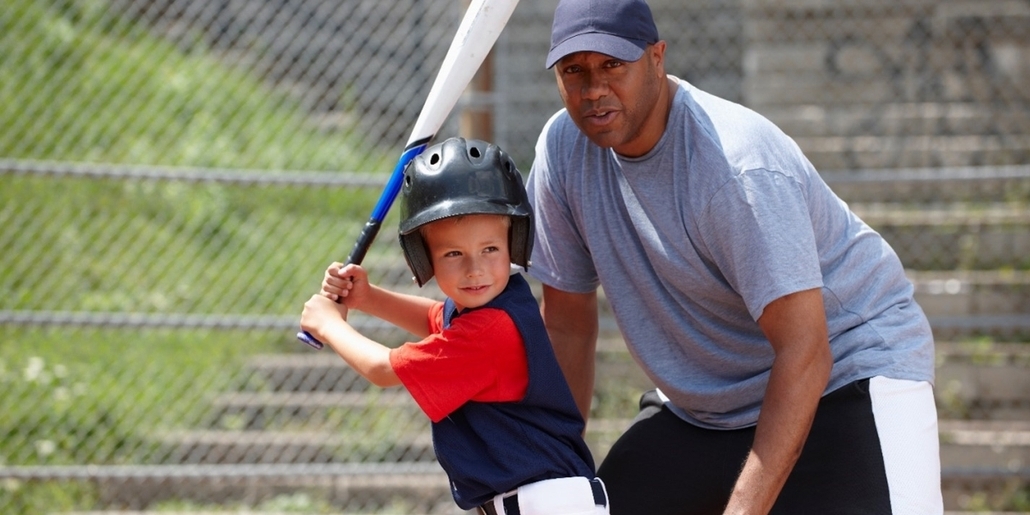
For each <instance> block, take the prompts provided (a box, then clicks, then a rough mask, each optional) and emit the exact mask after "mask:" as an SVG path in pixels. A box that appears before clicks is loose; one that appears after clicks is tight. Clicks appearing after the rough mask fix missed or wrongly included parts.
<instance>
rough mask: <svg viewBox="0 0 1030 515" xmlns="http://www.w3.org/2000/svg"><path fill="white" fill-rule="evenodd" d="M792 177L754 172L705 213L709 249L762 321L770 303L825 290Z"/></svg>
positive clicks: (715, 200) (802, 200) (731, 186)
mask: <svg viewBox="0 0 1030 515" xmlns="http://www.w3.org/2000/svg"><path fill="white" fill-rule="evenodd" d="M807 206H808V204H807V202H806V201H805V197H804V192H803V188H801V186H800V185H799V184H798V183H797V182H796V181H795V180H794V179H792V178H791V177H788V176H785V175H783V174H780V173H777V172H773V171H768V170H752V171H749V172H746V173H743V174H741V175H739V176H738V177H737V178H736V180H734V181H730V182H729V183H727V185H726V186H724V187H723V188H722V189H721V190H720V191H719V193H718V194H717V195H716V196H715V197H714V198H713V200H712V202H711V203H710V205H709V208H708V210H707V212H706V214H705V219H704V220H703V222H704V223H702V224H701V225H702V226H703V227H706V229H707V232H706V233H705V238H704V241H705V244H706V246H707V248H708V250H709V252H710V253H711V256H712V259H714V260H715V262H716V263H717V264H718V266H719V269H720V270H721V271H722V273H723V275H724V276H725V277H726V280H727V281H729V283H730V285H731V287H732V288H733V289H734V290H735V291H736V292H737V293H738V294H740V296H741V297H742V298H743V299H744V303H745V305H746V306H747V309H748V311H749V312H750V314H751V316H752V318H754V319H755V320H758V319H759V317H761V316H762V312H763V311H764V310H765V307H766V306H767V305H768V304H769V303H770V302H772V301H774V300H776V299H778V298H780V297H782V296H784V295H788V294H791V293H795V292H798V291H802V290H807V289H811V288H818V287H820V286H822V285H823V282H822V272H821V269H820V263H819V254H818V251H817V249H816V242H815V232H814V229H813V227H812V218H811V215H810V213H809V212H808V207H807Z"/></svg>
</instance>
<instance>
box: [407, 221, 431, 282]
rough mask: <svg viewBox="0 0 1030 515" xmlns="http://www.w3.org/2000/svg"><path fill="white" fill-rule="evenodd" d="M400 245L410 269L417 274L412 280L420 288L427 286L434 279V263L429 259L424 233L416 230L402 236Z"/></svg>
mask: <svg viewBox="0 0 1030 515" xmlns="http://www.w3.org/2000/svg"><path fill="white" fill-rule="evenodd" d="M400 243H401V250H402V251H403V253H404V260H405V261H407V262H408V268H410V269H411V272H412V273H413V274H415V275H414V277H412V279H414V280H415V282H416V283H418V286H419V288H421V287H423V286H425V285H426V283H428V282H429V280H430V279H432V278H433V263H432V261H431V260H430V259H429V251H428V250H427V249H426V242H425V240H424V239H423V238H422V233H421V232H420V231H417V230H416V231H413V232H411V233H408V234H402V235H401V236H400Z"/></svg>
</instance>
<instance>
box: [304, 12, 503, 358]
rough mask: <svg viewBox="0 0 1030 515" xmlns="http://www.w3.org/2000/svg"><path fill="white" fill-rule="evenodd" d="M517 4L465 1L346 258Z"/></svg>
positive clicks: (379, 220) (374, 229) (352, 259)
mask: <svg viewBox="0 0 1030 515" xmlns="http://www.w3.org/2000/svg"><path fill="white" fill-rule="evenodd" d="M518 3H519V2H518V0H472V2H471V3H470V4H469V7H468V10H467V11H465V16H464V17H463V18H462V19H461V24H460V25H459V26H458V32H457V33H455V35H454V39H453V40H451V46H450V48H448V49H447V54H446V55H445V56H444V59H443V64H442V65H441V66H440V71H439V72H437V74H436V79H435V80H434V81H433V86H432V88H430V90H429V96H427V97H426V101H425V103H424V104H422V111H421V112H420V113H419V115H418V119H417V120H416V121H415V126H414V127H413V128H412V129H411V136H410V137H408V142H407V144H405V145H404V151H403V152H401V156H400V158H399V159H398V160H397V165H396V166H394V168H393V173H391V174H390V178H389V180H387V182H386V186H385V188H384V189H383V192H382V194H380V196H379V201H378V202H376V205H375V208H374V209H373V210H372V215H371V216H370V217H369V219H368V222H366V223H365V226H364V228H362V230H361V234H360V235H359V236H358V240H357V241H356V242H355V243H354V248H353V249H351V253H350V255H349V256H348V257H347V263H355V264H359V265H360V264H361V261H362V260H363V259H364V258H365V253H366V252H368V248H369V246H371V245H372V242H373V241H375V238H376V235H377V234H378V233H379V229H380V228H381V227H382V225H383V219H385V218H386V214H387V213H388V212H389V211H390V206H392V205H393V201H394V199H396V198H397V194H398V193H399V192H400V190H401V182H402V179H403V178H404V169H405V168H406V167H407V166H408V163H409V162H411V160H412V159H414V158H415V157H416V156H418V155H419V154H421V153H422V151H423V150H425V149H426V147H427V146H428V145H429V142H430V141H432V139H433V136H435V135H436V132H437V131H439V130H440V127H441V126H442V125H443V122H444V121H445V120H446V119H447V116H449V115H450V113H451V110H452V109H454V106H455V104H457V103H458V99H459V98H460V97H461V94H462V92H463V91H464V90H465V88H466V86H468V84H469V82H471V81H472V77H473V76H474V75H475V74H476V71H477V70H479V66H480V65H481V64H483V60H484V59H486V55H487V54H488V53H489V52H490V49H491V48H492V47H493V46H494V42H495V41H497V37H498V36H500V34H501V31H502V30H503V29H504V26H505V25H506V24H507V23H508V19H509V18H510V17H511V13H512V12H513V11H514V10H515V6H516V5H518ZM297 339H298V340H300V341H302V342H304V343H306V344H308V345H310V346H311V347H313V348H315V349H321V348H322V347H324V345H323V344H322V342H320V341H318V340H317V339H316V338H315V337H313V336H311V335H310V334H309V333H308V332H307V331H301V332H299V333H297Z"/></svg>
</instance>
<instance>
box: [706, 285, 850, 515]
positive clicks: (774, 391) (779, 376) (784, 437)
mask: <svg viewBox="0 0 1030 515" xmlns="http://www.w3.org/2000/svg"><path fill="white" fill-rule="evenodd" d="M758 325H759V326H760V327H761V328H762V331H763V332H764V333H765V336H766V338H768V339H769V343H771V344H772V346H773V350H774V351H775V353H776V357H775V358H774V360H773V366H772V372H771V374H770V376H769V385H768V386H767V387H766V392H765V399H764V400H763V401H762V412H761V414H760V415H759V416H758V425H757V427H756V428H755V441H754V444H753V445H752V447H751V452H750V453H749V454H748V457H747V460H746V461H745V462H744V467H743V469H742V471H741V473H740V477H739V478H738V479H737V483H736V485H735V486H734V488H733V493H732V494H731V496H730V501H729V504H728V506H727V507H726V511H725V514H726V515H731V514H732V515H740V514H749V515H758V514H766V513H768V512H769V510H770V509H771V508H772V506H773V503H775V502H776V498H777V496H779V493H780V490H781V489H782V488H783V484H784V483H785V482H786V480H787V476H788V475H790V471H791V470H792V469H793V468H794V464H795V463H796V462H797V459H798V456H799V455H800V454H801V449H802V448H803V447H804V444H805V440H806V438H808V431H809V430H810V429H811V427H812V421H813V419H814V418H815V411H816V407H817V406H818V404H819V399H820V398H821V397H822V393H823V391H824V390H825V389H826V384H827V382H828V381H829V377H830V368H831V367H832V366H833V357H832V355H831V353H830V344H829V337H828V335H827V328H826V313H825V311H824V309H823V298H822V291H821V289H814V290H806V291H802V292H798V293H794V294H791V295H787V296H784V297H781V298H779V299H777V300H775V301H773V302H771V303H770V304H769V305H768V306H766V308H765V310H764V312H763V313H762V316H761V318H759V319H758Z"/></svg>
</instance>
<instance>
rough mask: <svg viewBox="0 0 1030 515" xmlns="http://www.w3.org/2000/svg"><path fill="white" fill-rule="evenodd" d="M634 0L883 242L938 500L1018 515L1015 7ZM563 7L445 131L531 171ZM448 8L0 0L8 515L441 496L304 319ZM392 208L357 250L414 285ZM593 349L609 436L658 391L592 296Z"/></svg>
mask: <svg viewBox="0 0 1030 515" xmlns="http://www.w3.org/2000/svg"><path fill="white" fill-rule="evenodd" d="M650 3H651V6H652V8H653V10H654V12H655V15H656V18H657V20H658V24H659V30H660V32H661V34H662V36H663V38H664V39H665V40H666V41H667V42H668V51H667V53H666V58H667V70H668V71H669V72H670V73H672V74H674V75H677V76H679V77H681V78H684V79H686V80H688V81H690V82H692V83H694V84H695V85H696V86H698V87H700V88H702V89H706V90H708V91H710V92H712V93H714V94H716V95H719V96H722V97H725V98H728V99H730V100H733V101H736V102H740V103H743V104H744V105H747V106H749V107H751V108H753V109H755V110H756V111H758V112H760V113H762V114H764V115H766V116H767V117H769V118H770V119H772V120H773V121H774V122H775V123H777V124H778V125H779V126H780V127H781V128H783V129H784V131H786V132H787V134H789V135H790V136H792V137H793V138H794V139H795V140H796V141H797V142H798V144H799V145H800V146H801V148H802V149H803V150H804V151H805V152H806V153H807V155H808V156H809V158H810V159H811V160H812V161H813V163H814V164H815V165H816V167H817V168H819V170H820V171H821V173H822V174H823V175H824V178H825V179H826V180H827V182H829V183H830V185H831V186H832V187H833V188H834V189H835V190H836V191H837V192H838V194H839V195H840V196H841V197H842V198H844V199H845V200H846V201H847V202H848V203H849V204H850V205H851V207H852V208H853V209H854V210H855V211H856V212H858V213H859V214H860V215H861V216H862V217H863V218H864V219H865V220H866V221H867V222H869V223H870V225H872V226H873V227H874V228H875V229H877V230H878V231H880V232H881V233H882V234H883V235H884V236H886V237H887V239H888V241H890V243H891V244H892V245H893V246H894V248H895V249H896V250H897V251H898V253H899V255H900V256H901V258H902V260H903V262H904V264H905V266H906V269H907V270H908V274H909V277H910V279H911V280H912V281H913V283H914V284H915V285H916V291H917V296H918V299H917V300H918V301H919V302H920V304H921V305H922V306H923V308H924V309H925V310H926V311H927V313H928V315H929V316H930V319H931V323H932V325H933V328H934V333H935V336H936V339H937V354H938V374H937V390H936V393H937V400H938V410H939V413H940V429H941V443H942V449H941V454H942V466H943V478H942V479H943V485H942V486H943V488H944V494H945V503H946V508H947V510H948V511H949V512H955V513H960V512H962V513H974V512H990V511H994V512H999V513H1000V512H1024V513H1026V512H1030V0H838V1H832V2H831V1H828V0H696V1H682V0H680V1H674V0H651V1H650ZM555 4H556V2H555V0H522V2H521V3H520V5H519V7H518V8H517V9H516V11H515V14H514V16H513V18H512V20H511V21H510V22H509V24H508V26H507V28H506V29H505V31H504V33H503V34H502V36H501V38H500V40H499V41H498V43H497V46H496V47H495V49H494V51H493V53H492V54H491V56H490V58H489V60H488V62H487V63H486V65H484V67H483V69H482V70H481V73H480V74H479V76H477V79H476V81H475V83H474V84H473V85H472V86H470V88H469V89H468V91H466V93H465V95H464V97H463V99H462V100H461V102H460V103H459V106H458V108H457V109H456V110H455V112H454V114H453V115H452V116H451V118H450V119H449V120H448V123H447V125H446V127H445V128H444V130H442V131H441V132H440V134H439V138H438V140H439V139H442V138H445V137H449V136H454V135H464V136H470V137H477V138H482V139H488V140H491V141H494V142H496V143H498V144H500V145H501V147H502V148H504V149H506V150H507V151H508V152H509V153H510V154H512V155H513V156H514V158H515V160H516V163H517V164H518V166H519V168H520V169H521V170H522V171H523V172H524V173H528V171H529V167H530V165H531V163H532V159H533V146H534V142H535V140H536V137H537V135H538V132H539V130H540V128H541V126H542V125H543V124H544V122H545V121H546V120H547V119H548V118H549V116H550V115H551V114H552V113H553V112H554V111H555V110H557V109H558V108H560V106H561V104H560V99H559V97H558V95H557V92H556V89H555V86H554V78H553V75H552V72H550V71H548V70H545V69H543V61H544V56H545V54H546V52H547V48H548V45H549V30H550V21H551V16H552V14H553V11H554V6H555ZM466 5H467V4H466V3H465V2H462V1H459V0H449V1H443V0H434V1H428V0H393V1H389V2H383V1H380V0H332V1H330V0H0V124H2V129H0V513H4V514H19V515H20V514H53V515H64V514H77V515H87V514H93V515H96V514H101V513H103V514H107V515H124V514H129V513H132V514H141V513H147V514H149V513H170V512H171V513H311V514H314V513H354V514H412V515H415V514H419V515H429V514H457V513H462V512H461V511H460V510H458V509H457V508H456V507H455V506H454V504H453V502H452V500H451V497H450V493H449V489H448V485H447V481H446V478H445V476H444V475H443V473H442V471H441V470H440V468H439V466H438V464H437V463H436V462H435V458H434V456H433V452H432V448H431V445H430V441H429V424H428V421H427V420H425V418H424V416H423V415H422V414H421V413H420V412H419V411H418V410H417V408H416V407H415V406H414V404H413V403H412V402H410V400H409V399H408V398H407V396H406V394H405V393H404V392H403V391H401V390H380V389H377V388H369V386H368V384H367V383H366V382H364V380H362V379H360V378H359V377H357V376H356V375H355V374H354V373H353V372H351V371H350V370H348V369H347V368H346V366H345V365H344V364H343V362H342V360H340V359H339V358H338V357H337V356H335V355H334V354H332V353H331V352H329V351H314V350H312V349H310V348H309V347H307V346H305V345H303V344H302V343H300V342H298V341H297V340H296V339H295V337H294V335H295V333H296V331H297V322H298V319H299V313H300V309H301V306H302V304H303V302H304V301H305V300H306V299H307V297H308V296H309V295H310V294H312V293H314V292H316V291H317V288H318V285H319V283H320V281H321V277H322V273H323V270H324V269H325V267H326V266H327V265H328V263H329V262H330V261H332V260H342V259H343V258H344V257H345V256H346V255H347V254H348V253H349V251H350V248H351V246H352V244H353V242H354V240H355V238H356V236H357V234H358V232H359V230H360V229H361V227H362V225H363V224H364V222H365V221H366V220H367V218H368V214H369V213H370V212H371V209H372V206H373V205H374V203H375V201H376V199H377V198H378V196H379V192H380V189H381V187H382V185H383V184H384V183H385V180H386V177H387V176H388V174H389V172H390V170H392V168H393V164H394V162H395V160H396V159H397V156H398V154H399V151H400V149H401V147H402V146H403V144H404V142H405V140H406V139H407V136H408V134H409V131H410V128H411V125H412V124H413V123H414V120H415V119H416V118H417V116H418V112H419V110H420V108H421V105H422V102H423V100H424V98H425V95H426V94H427V93H428V89H429V86H430V84H431V82H432V80H433V77H434V76H435V74H436V71H437V69H438V67H439V63H440V62H441V61H442V60H443V56H444V53H445V52H446V49H447V47H448V45H449V43H450V40H451V37H452V36H453V34H454V31H455V30H456V28H457V24H458V21H459V20H460V18H461V15H462V13H463V12H464V8H465V6H466ZM396 223H397V220H396V213H394V214H393V215H391V216H390V217H389V218H388V219H387V221H386V223H385V224H384V230H383V232H382V233H381V234H380V237H379V239H378V241H377V243H376V245H375V246H374V247H373V249H372V250H371V252H370V254H369V256H368V257H367V258H366V259H365V265H366V267H368V268H369V269H370V273H371V275H372V279H373V280H374V281H378V282H380V283H381V284H384V285H386V286H393V287H396V288H400V289H405V290H408V291H411V292H416V291H418V290H417V288H415V287H414V286H413V284H412V283H411V280H410V272H409V271H408V270H407V269H406V267H405V265H404V262H403V258H402V257H401V254H400V252H399V251H398V248H397V245H396V239H395V229H394V227H395V224H396ZM424 293H426V294H429V295H438V294H439V293H438V292H437V291H435V290H434V287H433V286H429V287H427V289H426V290H425V291H424ZM352 320H353V321H354V322H355V325H357V326H358V327H359V328H360V329H362V330H363V331H365V332H366V334H368V335H370V336H373V337H375V338H378V339H380V340H382V341H384V342H387V343H389V344H390V345H396V344H399V343H401V342H403V341H406V339H408V338H409V335H407V334H405V333H403V332H400V331H396V330H392V329H391V328H389V327H386V326H384V325H382V324H379V323H377V322H376V321H375V320H372V319H368V318H362V316H361V315H360V314H355V315H354V316H353V318H352ZM600 350H601V352H599V355H598V377H599V380H598V389H597V393H596V395H595V399H594V405H593V408H592V410H593V413H592V417H591V421H590V425H589V426H588V438H589V441H590V444H591V446H592V449H593V451H594V452H595V454H596V455H597V458H598V460H600V458H602V457H603V456H604V454H605V452H606V451H607V449H608V447H609V446H610V444H611V442H612V441H613V440H614V438H615V437H617V436H618V434H619V433H620V431H621V430H622V429H623V428H624V427H625V426H626V424H627V422H628V420H629V419H631V418H632V417H633V415H634V414H635V411H636V403H637V398H638V397H639V395H640V393H641V392H642V391H643V390H644V389H646V388H647V387H648V386H649V385H648V381H647V380H646V378H644V377H643V376H642V374H641V373H640V372H639V370H637V368H636V367H635V365H634V364H633V363H632V361H631V359H630V358H629V356H628V353H627V352H626V351H625V348H624V347H623V343H622V341H621V339H620V337H619V335H618V332H617V331H616V329H615V327H614V322H613V321H612V320H611V318H610V316H609V314H608V313H607V312H605V318H604V320H603V322H602V341H601V343H600Z"/></svg>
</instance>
